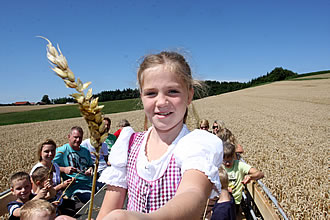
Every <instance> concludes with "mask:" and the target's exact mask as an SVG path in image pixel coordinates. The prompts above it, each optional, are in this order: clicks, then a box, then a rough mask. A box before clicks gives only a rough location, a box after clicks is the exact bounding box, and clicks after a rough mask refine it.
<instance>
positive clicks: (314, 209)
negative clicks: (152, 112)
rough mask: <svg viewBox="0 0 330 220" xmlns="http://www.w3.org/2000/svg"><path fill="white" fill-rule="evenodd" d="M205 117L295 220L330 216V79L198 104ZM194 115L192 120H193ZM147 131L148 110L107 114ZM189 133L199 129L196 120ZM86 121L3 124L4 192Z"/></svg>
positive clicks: (261, 88) (0, 185)
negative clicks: (218, 125) (228, 135)
mask: <svg viewBox="0 0 330 220" xmlns="http://www.w3.org/2000/svg"><path fill="white" fill-rule="evenodd" d="M194 106H195V108H196V109H197V112H198V114H199V117H200V118H201V119H208V120H209V121H210V123H212V122H213V120H215V119H219V120H222V121H224V122H225V124H226V126H227V127H228V128H229V129H230V130H232V131H233V133H234V134H235V136H236V138H237V139H238V141H239V143H240V144H241V145H242V146H243V147H244V150H245V153H244V154H243V158H244V160H246V161H247V162H248V163H249V164H251V165H253V166H255V167H257V168H258V169H260V170H262V171H263V172H264V173H265V178H264V179H263V180H262V181H263V182H264V183H265V185H266V186H267V187H268V188H269V189H270V191H271V193H272V194H273V195H274V196H275V197H276V199H277V200H278V201H279V203H280V205H281V206H282V207H283V209H284V211H285V212H286V213H287V215H288V216H289V217H290V218H292V219H304V218H305V219H328V218H329V213H328V212H329V211H328V210H329V168H328V167H329V146H330V143H329V140H330V79H329V78H325V79H315V80H299V81H282V82H275V83H272V84H268V85H263V86H259V87H254V88H249V89H244V90H240V91H236V92H231V93H227V94H222V95H219V96H212V97H208V98H204V99H201V100H196V101H194ZM190 115H191V114H190ZM107 116H109V117H110V118H111V119H112V121H113V123H112V128H111V131H112V132H114V131H115V130H116V127H115V125H116V124H117V123H118V122H119V121H120V120H121V119H124V118H126V119H128V121H130V122H131V125H132V127H133V128H134V129H135V130H136V131H141V130H142V129H143V120H144V113H143V111H132V112H125V113H116V114H108V115H107ZM189 119H190V120H188V127H189V128H190V129H194V128H195V126H196V121H194V120H193V119H192V118H191V117H190V118H189ZM75 125H78V126H81V127H82V128H83V129H84V131H86V134H84V137H85V138H87V137H88V135H89V134H88V131H87V125H86V123H85V121H84V120H83V119H82V118H74V119H63V120H54V121H47V122H38V123H29V124H18V125H7V126H0V136H1V140H0V156H1V160H0V161H1V162H0V163H1V166H0V167H1V168H0V178H1V181H0V190H1V191H3V190H5V189H8V188H9V183H8V178H9V176H10V175H11V174H12V173H14V172H17V171H27V172H29V170H30V169H31V168H32V166H33V165H34V164H35V163H36V155H35V154H36V150H35V149H36V146H37V144H38V143H39V142H40V141H42V140H44V139H45V138H52V139H54V140H55V141H56V143H57V144H58V146H60V145H62V144H64V143H66V142H67V135H68V132H69V129H70V128H71V127H72V126H75Z"/></svg>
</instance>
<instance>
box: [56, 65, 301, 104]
mask: <svg viewBox="0 0 330 220" xmlns="http://www.w3.org/2000/svg"><path fill="white" fill-rule="evenodd" d="M297 76H298V74H297V73H294V72H292V71H291V70H287V69H283V68H282V67H276V68H275V69H274V70H272V71H271V72H270V73H267V74H266V75H263V76H260V77H257V78H255V79H252V80H250V81H249V82H226V81H224V82H219V81H216V80H205V81H203V83H204V84H205V85H206V92H205V93H204V94H199V95H195V97H194V99H199V98H205V97H208V96H213V95H219V94H223V93H226V92H232V91H236V90H240V89H245V88H248V87H252V86H257V85H261V84H264V83H270V82H275V81H280V80H286V79H291V78H295V77H297ZM93 96H94V97H99V102H106V101H114V100H124V99H134V98H139V97H140V92H139V90H138V89H130V88H128V89H124V90H119V89H116V90H114V91H102V92H100V93H97V94H94V95H93ZM67 102H75V100H74V99H73V98H70V97H64V98H57V99H52V100H51V101H50V103H53V104H65V103H67Z"/></svg>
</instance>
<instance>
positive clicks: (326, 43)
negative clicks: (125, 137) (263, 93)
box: [0, 0, 330, 103]
mask: <svg viewBox="0 0 330 220" xmlns="http://www.w3.org/2000/svg"><path fill="white" fill-rule="evenodd" d="M329 11H330V1H329V0H314V1H311V0H308V1H307V0H277V1H268V0H248V1H247V0H237V1H229V0H227V1H222V0H210V1H208V0H205V1H202V0H189V1H188V0H166V1H158V0H134V1H133V0H131V1H129V0H117V1H112V0H102V1H101V0H95V1H91V0H89V1H87V0H79V1H78V0H75V1H74V0H57V1H49V0H30V1H26V0H10V1H8V0H7V1H1V3H0V48H1V49H0V60H1V65H0V76H1V86H0V94H1V95H0V103H12V102H15V101H30V102H37V101H40V100H41V98H42V96H43V95H48V96H49V98H50V99H53V98H59V97H66V96H68V95H69V94H70V93H73V92H74V90H73V89H68V88H66V87H65V86H64V83H63V82H62V80H61V79H60V78H59V77H57V76H56V75H55V74H54V73H53V72H52V71H51V70H50V68H49V67H50V64H49V63H48V61H47V59H46V44H47V43H46V41H44V40H43V39H40V38H36V37H35V36H37V35H42V36H45V37H47V38H48V39H50V40H51V41H52V42H53V44H55V45H56V44H59V45H60V48H61V50H62V52H63V54H64V55H65V56H66V58H67V60H68V63H69V66H70V68H71V69H72V71H73V72H74V73H75V75H76V76H77V77H80V78H81V80H82V81H83V82H87V81H92V84H91V87H92V88H93V91H94V93H98V92H101V91H104V90H115V89H124V88H136V74H135V73H136V69H137V67H138V62H139V60H140V58H141V57H142V56H143V55H146V54H148V53H153V52H159V51H161V50H165V49H167V50H176V51H180V52H182V53H183V54H184V55H185V56H186V57H187V60H188V61H189V63H190V65H191V67H192V70H193V72H194V75H195V78H197V79H200V80H218V81H242V82H243V81H249V80H251V79H252V78H256V77H258V76H261V75H264V74H266V73H267V72H270V71H272V70H273V69H274V68H275V67H283V68H286V69H289V70H292V71H294V72H297V73H306V72H312V71H320V70H328V69H330V13H329Z"/></svg>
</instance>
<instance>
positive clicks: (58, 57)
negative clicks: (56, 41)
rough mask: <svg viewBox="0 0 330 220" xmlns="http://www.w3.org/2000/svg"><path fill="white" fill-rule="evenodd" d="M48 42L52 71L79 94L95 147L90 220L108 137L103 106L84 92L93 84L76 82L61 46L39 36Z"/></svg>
mask: <svg viewBox="0 0 330 220" xmlns="http://www.w3.org/2000/svg"><path fill="white" fill-rule="evenodd" d="M39 37H41V38H43V39H45V40H47V41H48V44H47V58H48V60H49V61H50V62H51V64H52V66H53V67H52V70H53V71H54V72H55V73H56V74H57V75H58V76H59V77H61V78H62V79H63V81H64V83H65V85H66V87H68V88H74V89H76V91H77V93H73V94H71V95H70V96H72V97H73V98H74V99H75V100H77V102H78V104H79V109H80V113H81V115H82V116H83V117H84V118H85V120H86V122H87V124H88V129H89V131H90V134H91V137H90V142H91V144H92V145H93V146H94V147H95V150H96V153H95V157H96V160H95V169H94V170H95V172H94V176H93V186H92V193H91V199H90V206H89V213H88V219H89V220H90V219H91V216H92V208H93V202H94V194H95V187H96V176H97V169H98V165H99V157H100V153H99V152H100V148H101V144H102V143H103V142H104V141H105V140H106V138H107V137H108V132H107V131H106V127H105V124H104V120H103V115H102V112H101V110H102V109H103V107H104V106H103V105H101V106H99V105H98V99H99V98H98V97H96V98H93V94H92V88H90V89H89V90H88V91H87V93H86V95H85V93H84V90H85V89H87V88H88V86H89V85H90V84H91V82H87V83H82V81H81V80H80V79H79V78H77V80H75V75H74V74H73V72H72V71H71V70H70V68H69V66H68V62H67V60H66V58H65V57H64V56H63V54H62V52H61V50H60V48H59V46H58V45H57V49H58V51H57V50H56V48H55V47H54V46H53V45H52V43H51V42H50V41H49V40H48V39H47V38H45V37H42V36H39Z"/></svg>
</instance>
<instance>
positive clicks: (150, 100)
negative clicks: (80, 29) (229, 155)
mask: <svg viewBox="0 0 330 220" xmlns="http://www.w3.org/2000/svg"><path fill="white" fill-rule="evenodd" d="M137 78H138V83H139V88H140V95H141V99H142V103H143V106H144V112H145V114H146V116H147V118H148V120H149V121H150V122H151V125H152V126H151V127H150V128H149V129H148V130H147V131H145V132H138V133H134V131H133V129H132V128H131V127H125V128H123V130H122V132H121V134H120V136H119V138H118V140H117V141H116V143H115V145H114V146H113V149H112V151H111V154H110V163H111V165H112V166H111V167H109V168H107V169H106V170H104V171H103V173H102V176H101V177H100V179H99V181H101V182H105V183H106V184H107V191H106V195H105V197H104V200H103V204H102V207H101V210H100V213H99V215H98V217H97V219H199V218H200V216H201V215H202V212H203V210H204V207H205V203H206V201H207V199H208V197H209V196H210V195H211V194H212V195H214V194H218V193H219V192H220V189H221V184H220V180H219V175H218V167H219V166H220V164H221V162H222V157H223V155H222V142H221V140H220V139H219V138H217V137H216V136H215V135H212V134H210V133H209V132H206V131H202V130H195V131H192V132H190V131H189V130H188V128H187V126H186V125H185V121H186V118H187V113H188V105H189V104H190V103H191V102H192V99H193V95H194V86H196V85H197V84H198V83H197V82H196V81H195V80H193V78H192V76H191V70H190V67H189V65H188V63H187V62H186V60H185V59H184V57H183V56H182V55H180V54H178V53H176V52H161V53H159V54H153V55H149V56H146V57H145V58H144V60H143V62H142V63H141V65H140V68H139V70H138V74H137ZM126 195H128V203H127V210H122V208H123V206H124V200H125V197H126Z"/></svg>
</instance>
